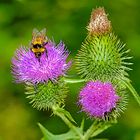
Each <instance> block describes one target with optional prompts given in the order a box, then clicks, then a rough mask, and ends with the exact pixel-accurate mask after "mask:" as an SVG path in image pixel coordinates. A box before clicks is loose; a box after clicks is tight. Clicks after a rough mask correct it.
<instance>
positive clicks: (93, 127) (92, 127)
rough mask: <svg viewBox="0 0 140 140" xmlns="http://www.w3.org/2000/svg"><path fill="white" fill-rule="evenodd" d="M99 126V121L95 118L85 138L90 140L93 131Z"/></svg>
mask: <svg viewBox="0 0 140 140" xmlns="http://www.w3.org/2000/svg"><path fill="white" fill-rule="evenodd" d="M97 127H98V121H97V120H95V121H94V123H93V124H92V125H91V126H90V128H89V129H88V130H87V131H86V133H85V135H84V139H83V140H88V139H89V138H90V137H91V135H92V133H93V132H94V131H95V130H96V129H97Z"/></svg>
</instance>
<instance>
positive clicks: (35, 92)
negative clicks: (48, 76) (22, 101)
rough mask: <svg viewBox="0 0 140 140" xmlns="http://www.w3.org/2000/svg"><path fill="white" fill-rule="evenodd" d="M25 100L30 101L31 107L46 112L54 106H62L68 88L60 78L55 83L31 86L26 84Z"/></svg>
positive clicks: (49, 82)
mask: <svg viewBox="0 0 140 140" xmlns="http://www.w3.org/2000/svg"><path fill="white" fill-rule="evenodd" d="M26 91H27V92H26V94H27V98H29V99H30V100H31V101H30V103H31V104H32V106H33V107H34V108H36V109H38V110H41V109H43V110H47V109H49V108H52V107H53V106H54V105H59V106H61V105H63V104H64V99H65V98H66V95H67V91H68V88H67V86H66V83H65V82H64V81H63V78H60V79H59V80H58V81H57V82H55V83H53V82H51V81H48V83H44V84H38V85H33V84H31V83H27V84H26Z"/></svg>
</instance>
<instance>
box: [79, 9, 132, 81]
mask: <svg viewBox="0 0 140 140" xmlns="http://www.w3.org/2000/svg"><path fill="white" fill-rule="evenodd" d="M88 31H89V34H88V37H87V38H86V39H85V42H84V43H83V44H82V47H81V49H80V50H79V52H78V54H77V56H76V69H77V70H78V74H79V75H80V76H81V77H82V78H85V79H87V80H101V81H112V79H114V78H117V79H118V78H119V77H125V76H127V75H128V74H127V72H126V70H130V68H128V67H127V65H130V64H131V63H128V62H127V61H126V60H127V59H130V58H131V57H127V53H128V52H129V51H128V50H125V49H124V46H125V45H124V44H123V43H121V42H120V40H118V39H117V37H116V36H115V35H114V34H113V33H111V24H110V21H109V20H108V19H107V15H106V14H105V12H104V9H102V8H99V9H96V10H95V11H94V12H93V13H92V16H91V20H90V23H89V26H88Z"/></svg>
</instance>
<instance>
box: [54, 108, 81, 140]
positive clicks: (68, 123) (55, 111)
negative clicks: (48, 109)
mask: <svg viewBox="0 0 140 140" xmlns="http://www.w3.org/2000/svg"><path fill="white" fill-rule="evenodd" d="M57 108H58V107H55V106H54V107H52V109H53V112H54V114H55V115H57V116H58V117H60V118H61V119H62V120H63V121H64V122H65V124H66V125H67V126H68V127H69V128H70V129H71V130H73V131H74V132H75V133H76V134H77V135H78V136H79V137H80V139H81V140H82V138H83V135H82V134H81V132H80V131H79V130H78V129H77V127H76V126H75V125H73V124H72V123H71V121H69V119H68V118H67V117H66V116H65V115H64V114H63V113H62V112H59V111H58V110H57Z"/></svg>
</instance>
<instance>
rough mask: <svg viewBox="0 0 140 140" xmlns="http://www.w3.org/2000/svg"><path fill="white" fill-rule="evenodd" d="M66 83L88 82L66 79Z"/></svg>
mask: <svg viewBox="0 0 140 140" xmlns="http://www.w3.org/2000/svg"><path fill="white" fill-rule="evenodd" d="M64 81H65V82H66V83H73V84H74V83H82V82H86V80H85V79H70V78H66V77H65V78H64Z"/></svg>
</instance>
